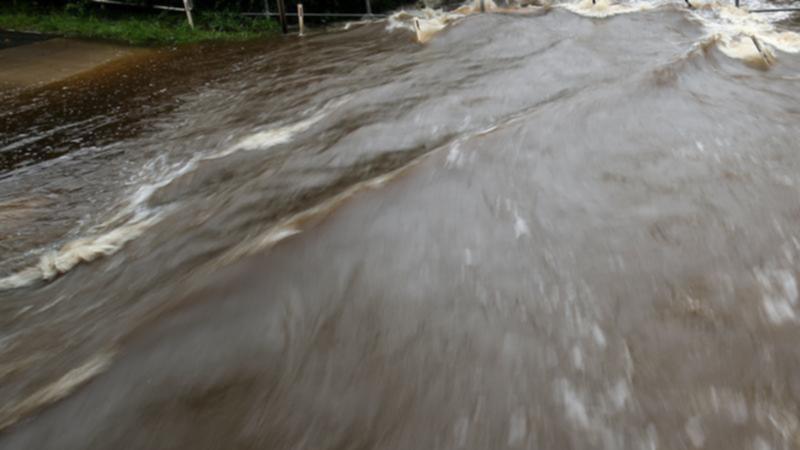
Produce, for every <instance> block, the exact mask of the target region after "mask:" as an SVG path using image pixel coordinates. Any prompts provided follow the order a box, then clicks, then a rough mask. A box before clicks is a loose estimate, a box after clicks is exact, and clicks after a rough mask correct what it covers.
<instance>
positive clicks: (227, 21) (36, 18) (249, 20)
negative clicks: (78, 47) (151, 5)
mask: <svg viewBox="0 0 800 450" xmlns="http://www.w3.org/2000/svg"><path fill="white" fill-rule="evenodd" d="M195 25H196V26H195V28H191V27H189V25H188V23H187V22H186V18H185V16H183V15H182V14H175V13H161V14H140V13H136V14H124V15H122V14H120V15H113V14H110V13H106V12H103V11H91V12H86V11H82V12H66V11H60V10H54V9H46V10H41V9H32V8H8V7H0V30H12V31H19V32H34V33H43V34H51V35H57V36H62V37H71V38H85V39H102V40H107V41H113V42H117V43H126V44H132V45H148V46H157V45H174V44H186V43H192V42H203V41H212V40H245V39H253V38H257V37H261V36H265V35H272V34H274V33H275V32H276V30H277V29H278V27H277V24H276V23H275V21H273V20H271V19H267V18H264V17H254V18H253V17H240V16H237V15H234V14H231V13H202V12H201V13H197V14H196V16H195Z"/></svg>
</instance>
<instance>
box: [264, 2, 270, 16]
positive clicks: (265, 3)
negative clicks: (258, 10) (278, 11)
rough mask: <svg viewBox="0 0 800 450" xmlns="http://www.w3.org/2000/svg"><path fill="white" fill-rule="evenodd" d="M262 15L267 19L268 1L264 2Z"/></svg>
mask: <svg viewBox="0 0 800 450" xmlns="http://www.w3.org/2000/svg"><path fill="white" fill-rule="evenodd" d="M264 15H265V16H267V17H269V0H264Z"/></svg>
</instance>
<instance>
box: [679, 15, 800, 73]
mask: <svg viewBox="0 0 800 450" xmlns="http://www.w3.org/2000/svg"><path fill="white" fill-rule="evenodd" d="M691 14H692V17H693V18H694V19H695V20H697V21H699V22H700V23H701V24H702V25H703V27H704V28H705V29H706V31H707V32H708V35H707V38H711V39H713V40H715V41H716V42H717V44H718V48H719V49H720V51H722V52H723V53H724V54H725V55H727V56H728V57H731V58H735V59H740V60H743V61H745V62H750V63H756V64H759V65H766V66H769V65H770V64H772V63H773V62H774V60H775V52H774V50H778V51H781V52H784V53H798V52H800V34H797V33H794V32H791V31H781V30H779V29H778V28H777V27H776V26H775V24H774V23H772V22H771V20H775V19H776V17H775V16H774V15H759V14H753V13H749V12H748V11H747V10H746V9H743V8H736V7H735V6H733V5H731V4H728V3H724V2H723V3H719V2H711V3H706V4H703V5H702V7H700V8H696V9H695V10H692V13H691Z"/></svg>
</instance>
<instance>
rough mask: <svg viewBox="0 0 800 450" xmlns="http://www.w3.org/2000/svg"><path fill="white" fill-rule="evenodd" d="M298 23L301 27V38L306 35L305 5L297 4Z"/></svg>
mask: <svg viewBox="0 0 800 450" xmlns="http://www.w3.org/2000/svg"><path fill="white" fill-rule="evenodd" d="M297 23H298V24H299V25H300V36H302V35H303V33H305V28H306V27H305V20H303V4H302V3H298V4H297Z"/></svg>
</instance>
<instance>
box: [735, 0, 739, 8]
mask: <svg viewBox="0 0 800 450" xmlns="http://www.w3.org/2000/svg"><path fill="white" fill-rule="evenodd" d="M736 7H737V8H738V7H739V0H736Z"/></svg>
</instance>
